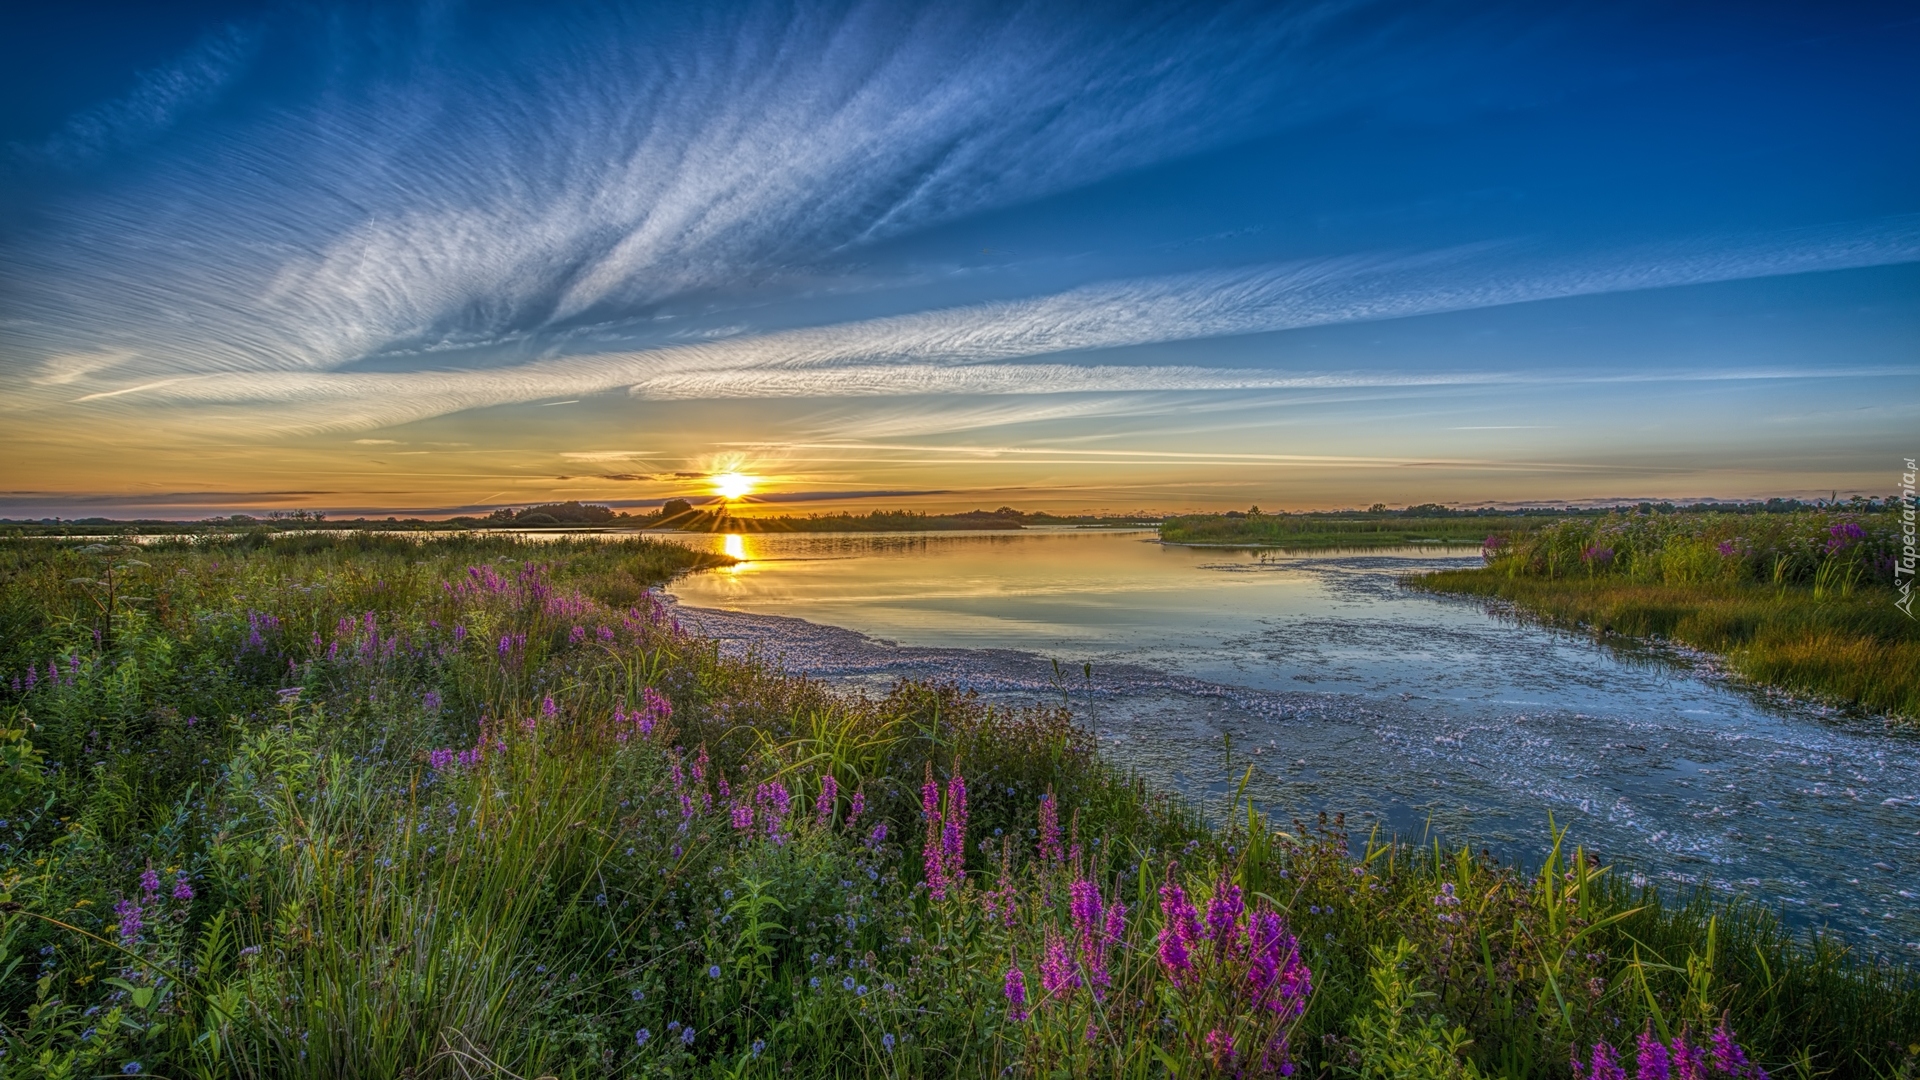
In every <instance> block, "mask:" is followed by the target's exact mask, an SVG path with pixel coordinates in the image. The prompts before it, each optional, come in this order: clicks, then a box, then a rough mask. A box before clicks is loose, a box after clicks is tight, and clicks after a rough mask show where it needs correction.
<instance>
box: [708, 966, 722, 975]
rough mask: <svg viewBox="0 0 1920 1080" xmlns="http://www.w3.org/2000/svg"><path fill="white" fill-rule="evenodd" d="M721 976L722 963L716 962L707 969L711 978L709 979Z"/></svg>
mask: <svg viewBox="0 0 1920 1080" xmlns="http://www.w3.org/2000/svg"><path fill="white" fill-rule="evenodd" d="M719 977H720V965H719V964H715V965H713V966H712V967H710V968H708V969H707V978H709V979H717V978H719Z"/></svg>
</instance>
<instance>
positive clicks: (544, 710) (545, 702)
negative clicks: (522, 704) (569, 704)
mask: <svg viewBox="0 0 1920 1080" xmlns="http://www.w3.org/2000/svg"><path fill="white" fill-rule="evenodd" d="M540 715H541V716H543V717H546V718H547V719H548V720H551V719H553V718H554V717H556V716H559V715H560V706H558V705H555V704H554V703H553V695H552V694H548V695H547V696H546V697H544V698H542V699H541V700H540Z"/></svg>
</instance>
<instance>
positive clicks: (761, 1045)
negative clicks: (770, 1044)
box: [752, 1039, 767, 1057]
mask: <svg viewBox="0 0 1920 1080" xmlns="http://www.w3.org/2000/svg"><path fill="white" fill-rule="evenodd" d="M766 1048H767V1040H765V1039H755V1040H753V1046H752V1050H753V1056H754V1057H759V1056H760V1055H761V1053H762V1052H764V1051H765V1050H766Z"/></svg>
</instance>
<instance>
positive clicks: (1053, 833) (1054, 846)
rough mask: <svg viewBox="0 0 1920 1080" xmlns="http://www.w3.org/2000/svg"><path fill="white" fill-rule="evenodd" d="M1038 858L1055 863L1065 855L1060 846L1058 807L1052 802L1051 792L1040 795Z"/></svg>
mask: <svg viewBox="0 0 1920 1080" xmlns="http://www.w3.org/2000/svg"><path fill="white" fill-rule="evenodd" d="M1039 849H1040V858H1041V859H1042V860H1043V861H1045V862H1049V863H1057V862H1059V861H1060V860H1061V859H1063V858H1065V857H1066V852H1065V850H1064V849H1063V848H1061V846H1060V808H1059V805H1058V804H1057V803H1055V802H1054V799H1053V792H1051V791H1049V792H1047V793H1046V794H1045V795H1042V796H1040V844H1039Z"/></svg>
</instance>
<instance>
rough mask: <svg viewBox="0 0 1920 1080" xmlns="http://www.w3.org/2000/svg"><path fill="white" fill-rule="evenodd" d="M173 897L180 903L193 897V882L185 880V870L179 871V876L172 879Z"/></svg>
mask: <svg viewBox="0 0 1920 1080" xmlns="http://www.w3.org/2000/svg"><path fill="white" fill-rule="evenodd" d="M173 898H174V899H175V900H178V901H181V902H182V903H185V902H186V901H188V900H191V899H193V882H191V881H189V880H187V872H186V871H185V870H182V871H180V874H179V876H177V877H175V878H174V879H173Z"/></svg>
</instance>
